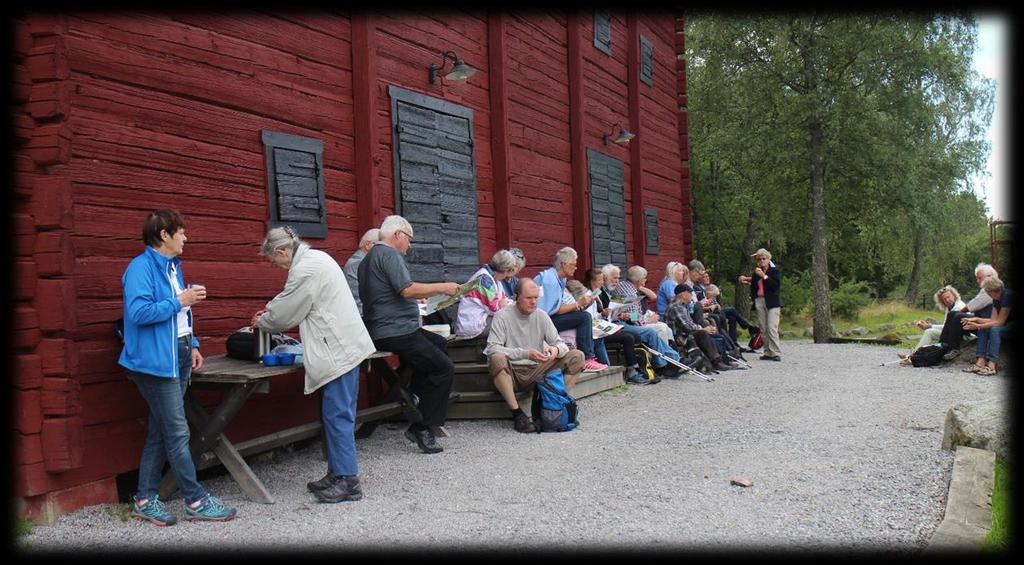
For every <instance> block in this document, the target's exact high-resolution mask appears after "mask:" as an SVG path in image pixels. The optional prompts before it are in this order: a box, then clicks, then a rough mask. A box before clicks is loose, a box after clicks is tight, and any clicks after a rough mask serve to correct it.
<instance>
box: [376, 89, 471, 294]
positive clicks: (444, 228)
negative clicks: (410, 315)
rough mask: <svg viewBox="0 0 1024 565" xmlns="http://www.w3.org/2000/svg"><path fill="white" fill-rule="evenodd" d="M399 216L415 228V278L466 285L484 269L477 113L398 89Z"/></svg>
mask: <svg viewBox="0 0 1024 565" xmlns="http://www.w3.org/2000/svg"><path fill="white" fill-rule="evenodd" d="M388 92H389V94H390V95H391V121H392V125H393V126H394V165H395V211H396V213H398V214H401V215H402V216H404V217H405V219H407V220H409V222H410V223H411V224H412V226H413V230H414V231H415V237H414V240H413V245H412V248H411V249H410V250H409V254H408V255H406V257H405V261H406V263H407V264H408V265H409V272H410V274H411V275H412V278H413V280H415V281H420V282H438V281H452V282H462V281H465V280H466V279H468V278H469V276H470V275H472V274H473V273H474V272H475V271H476V270H477V269H478V268H480V243H479V235H478V230H477V205H476V168H475V166H474V162H473V111H472V110H471V109H469V108H466V107H464V106H459V105H457V104H452V103H450V102H445V101H443V100H439V99H437V98H431V97H429V96H424V95H422V94H418V93H415V92H411V91H408V90H405V89H402V88H398V87H396V86H391V87H389V89H388Z"/></svg>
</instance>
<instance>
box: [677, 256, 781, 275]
mask: <svg viewBox="0 0 1024 565" xmlns="http://www.w3.org/2000/svg"><path fill="white" fill-rule="evenodd" d="M769 259H771V257H769ZM687 268H688V269H690V271H697V272H698V273H703V272H704V271H706V270H707V269H705V268H704V263H701V262H700V261H698V260H696V259H694V260H692V261H690V264H689V265H687Z"/></svg>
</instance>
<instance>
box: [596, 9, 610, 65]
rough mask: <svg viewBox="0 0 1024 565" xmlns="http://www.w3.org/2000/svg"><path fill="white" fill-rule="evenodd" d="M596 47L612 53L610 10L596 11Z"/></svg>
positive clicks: (608, 53)
mask: <svg viewBox="0 0 1024 565" xmlns="http://www.w3.org/2000/svg"><path fill="white" fill-rule="evenodd" d="M594 47H597V48H598V50H600V51H602V52H603V53H604V54H606V55H609V56H610V55H611V54H612V15H611V14H609V13H608V12H594Z"/></svg>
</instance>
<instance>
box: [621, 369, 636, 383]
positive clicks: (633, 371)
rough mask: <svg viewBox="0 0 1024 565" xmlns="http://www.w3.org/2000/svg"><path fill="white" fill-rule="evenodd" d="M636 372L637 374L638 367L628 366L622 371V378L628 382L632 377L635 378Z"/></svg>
mask: <svg viewBox="0 0 1024 565" xmlns="http://www.w3.org/2000/svg"><path fill="white" fill-rule="evenodd" d="M635 374H636V368H635V367H626V372H625V373H622V380H624V381H626V382H627V383H628V382H629V380H630V379H631V378H633V375H635Z"/></svg>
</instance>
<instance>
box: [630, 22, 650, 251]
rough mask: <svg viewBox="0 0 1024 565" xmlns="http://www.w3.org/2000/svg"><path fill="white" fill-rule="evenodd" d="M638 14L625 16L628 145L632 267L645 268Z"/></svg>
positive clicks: (645, 240) (642, 139) (645, 234)
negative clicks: (630, 135)
mask: <svg viewBox="0 0 1024 565" xmlns="http://www.w3.org/2000/svg"><path fill="white" fill-rule="evenodd" d="M638 19H639V16H638V15H637V12H636V10H630V12H629V13H628V14H627V15H626V35H627V39H626V42H627V43H628V44H629V45H628V47H627V49H626V92H627V100H628V102H627V103H628V107H629V131H631V132H632V133H634V134H636V137H635V138H634V139H633V141H632V142H631V143H630V144H629V184H630V195H631V202H630V204H631V205H630V208H631V209H632V212H633V264H634V265H642V266H644V265H645V263H646V261H647V249H646V247H647V246H646V242H647V233H646V231H645V230H644V188H643V171H644V166H643V161H641V155H640V144H641V143H643V141H644V136H643V134H641V133H640V22H639V21H638Z"/></svg>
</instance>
